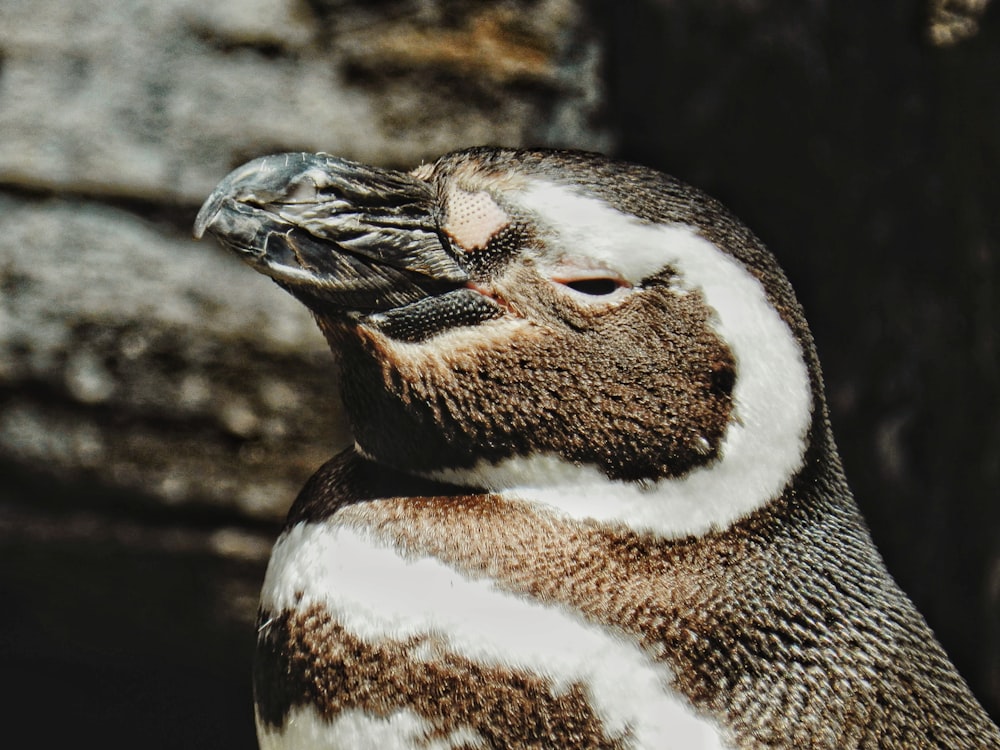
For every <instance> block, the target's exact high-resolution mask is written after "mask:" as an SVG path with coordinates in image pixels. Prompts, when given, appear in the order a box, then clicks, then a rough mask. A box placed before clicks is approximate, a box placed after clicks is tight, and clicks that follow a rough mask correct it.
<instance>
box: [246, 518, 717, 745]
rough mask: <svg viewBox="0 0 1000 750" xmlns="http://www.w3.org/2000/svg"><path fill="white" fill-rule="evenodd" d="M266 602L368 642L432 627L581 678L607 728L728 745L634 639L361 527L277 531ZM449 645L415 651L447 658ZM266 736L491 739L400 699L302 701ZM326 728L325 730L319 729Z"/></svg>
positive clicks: (474, 658)
mask: <svg viewBox="0 0 1000 750" xmlns="http://www.w3.org/2000/svg"><path fill="white" fill-rule="evenodd" d="M261 603H262V606H263V607H264V609H265V610H266V611H270V612H280V611H282V610H286V609H292V608H297V609H305V608H308V607H310V606H312V605H320V606H321V607H323V608H324V609H325V610H326V611H327V612H328V613H329V614H330V615H331V616H332V618H333V619H334V620H335V621H336V622H337V623H338V624H339V625H340V626H342V627H343V628H344V629H345V630H346V631H347V632H349V633H350V634H351V635H352V636H353V637H355V638H357V639H360V640H361V641H364V642H366V643H370V644H379V643H386V642H396V643H403V642H414V638H415V637H419V636H428V637H432V638H433V639H434V642H435V643H436V644H443V649H444V650H445V652H448V653H451V654H453V655H456V656H458V657H461V658H462V659H465V660H469V661H471V662H474V663H476V664H480V665H484V666H488V667H491V668H498V669H502V670H513V671H522V672H528V673H531V674H533V675H538V676H540V677H541V678H543V679H544V680H546V681H547V682H548V683H549V684H550V685H551V689H552V691H553V692H554V693H559V692H564V691H567V690H570V689H571V687H574V686H575V687H577V688H578V687H579V686H583V688H584V690H585V694H586V698H587V701H588V702H589V704H590V706H591V708H592V709H593V712H594V714H595V715H596V716H597V717H598V718H599V719H600V722H601V724H602V726H603V731H604V733H605V734H606V735H607V736H609V737H614V738H618V739H619V740H620V741H621V743H622V745H623V746H624V747H630V748H679V749H680V748H685V749H688V748H690V749H697V748H704V749H706V750H707V749H708V748H723V747H725V744H724V741H723V734H722V731H721V729H720V727H719V725H718V724H717V723H716V722H715V721H713V720H712V719H711V718H709V717H706V716H702V715H699V714H698V713H697V712H696V711H695V709H694V708H693V707H692V706H691V705H690V703H689V701H688V700H687V699H686V698H684V697H683V696H681V695H679V694H678V693H677V692H675V691H674V690H673V689H672V687H671V683H672V681H673V677H674V676H673V675H672V674H671V672H670V670H669V668H667V667H666V666H664V665H663V664H658V663H656V662H654V661H653V660H652V659H650V658H649V656H648V655H647V654H645V653H643V652H642V651H641V650H640V649H639V648H638V647H637V646H636V644H635V643H634V641H633V640H631V639H630V638H628V637H627V636H625V635H624V634H621V633H618V632H615V631H614V630H613V629H609V628H605V627H601V626H598V625H595V624H593V623H590V622H587V621H586V620H584V619H583V618H581V617H580V616H579V615H577V614H576V613H574V612H573V611H570V610H569V609H567V608H563V607H560V606H550V605H542V604H539V603H536V602H532V601H530V600H528V599H526V598H523V597H519V596H516V595H513V594H510V593H507V592H504V591H502V590H500V589H499V588H497V587H496V586H494V584H493V583H492V582H491V581H490V580H488V579H478V580H474V579H469V578H466V577H465V576H463V575H462V574H461V573H459V572H458V571H456V570H454V569H452V568H451V567H449V566H447V565H445V564H443V563H442V562H440V561H438V560H436V559H433V558H420V559H413V558H407V557H404V556H403V555H401V554H400V553H399V552H398V551H397V550H395V549H392V548H390V547H387V546H384V543H382V542H380V541H378V540H376V539H375V538H373V537H372V536H371V535H369V534H367V533H364V532H360V531H358V530H355V529H352V528H348V527H344V526H335V525H332V524H330V523H325V524H300V525H298V526H296V527H294V528H292V529H290V530H289V531H287V532H286V533H285V534H284V535H283V536H282V537H281V539H280V540H279V541H278V543H277V545H276V547H275V550H274V554H273V556H272V559H271V564H270V567H269V568H268V573H267V578H266V580H265V583H264V589H263V593H262V602H261ZM440 648H442V646H436V647H435V648H434V649H428V652H427V653H421V652H420V649H416V650H414V652H412V653H411V658H413V659H414V660H416V661H420V660H426V661H427V662H428V663H431V662H433V661H434V659H436V658H441V656H442V652H441V651H440V650H439V649H440ZM261 737H262V740H263V743H262V746H263V747H274V748H282V749H283V750H287V749H289V748H294V747H302V748H305V747H309V748H314V747H353V748H362V747H372V748H375V747H378V748H397V747H398V748H404V747H414V748H416V747H421V748H426V747H433V748H437V747H441V748H446V747H452V746H458V745H462V746H472V747H477V746H484V747H485V746H486V745H482V744H481V738H478V739H477V736H476V734H475V732H474V731H473V730H471V729H465V730H462V729H461V728H460V729H458V730H456V731H453V732H451V733H450V734H449V735H448V736H443V737H442V736H440V734H439V733H437V734H435V733H433V732H430V726H429V725H425V724H424V722H423V720H422V719H421V718H420V717H418V716H417V715H416V714H414V713H413V712H412V711H409V710H408V709H406V708H405V707H401V708H400V709H399V710H398V711H396V712H394V713H392V714H390V715H388V716H386V715H382V716H373V715H365V714H363V713H359V712H344V713H342V714H341V715H339V716H337V717H336V718H335V720H334V721H326V720H322V719H320V717H319V714H318V713H316V712H315V711H314V710H312V709H308V708H307V709H298V710H295V711H293V712H292V714H291V716H290V720H289V722H288V724H287V725H286V726H285V727H284V728H283V730H280V731H274V730H270V729H268V728H266V727H262V728H261ZM319 739H322V742H317V740H319Z"/></svg>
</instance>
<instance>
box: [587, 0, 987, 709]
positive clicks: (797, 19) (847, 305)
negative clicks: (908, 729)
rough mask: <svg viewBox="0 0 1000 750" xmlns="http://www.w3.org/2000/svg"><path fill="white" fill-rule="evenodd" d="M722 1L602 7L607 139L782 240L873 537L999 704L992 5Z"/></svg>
mask: <svg viewBox="0 0 1000 750" xmlns="http://www.w3.org/2000/svg"><path fill="white" fill-rule="evenodd" d="M721 5H724V4H720V3H696V2H662V3H634V4H633V3H622V4H619V5H617V6H616V7H615V9H614V10H611V8H610V6H603V5H602V6H601V7H602V8H603V9H604V12H605V13H606V16H605V18H606V25H605V26H604V28H606V29H608V31H607V34H608V40H609V49H610V60H609V65H608V69H607V70H608V75H607V80H608V83H609V93H610V99H611V106H610V108H609V112H610V114H611V116H612V118H613V122H614V126H615V127H614V129H615V132H616V133H617V134H618V135H619V137H620V146H619V150H618V153H619V155H620V156H622V157H624V158H627V159H631V160H635V161H639V162H643V163H646V164H650V165H653V166H656V167H658V168H660V169H662V170H664V171H667V172H671V173H673V174H675V175H677V176H680V177H682V178H683V179H686V180H687V181H689V182H692V183H694V184H696V185H697V186H699V187H701V188H703V189H705V190H706V191H708V192H709V193H711V194H713V195H715V196H716V197H718V198H720V199H721V200H723V202H725V203H726V204H727V205H728V206H729V207H730V208H731V209H732V210H734V211H735V213H736V214H737V215H738V216H740V217H741V218H742V219H743V220H744V221H745V222H746V223H747V224H748V225H749V226H750V227H752V228H753V229H754V230H755V231H756V232H757V233H758V235H760V236H761V237H762V238H763V239H764V241H765V242H766V243H767V244H768V246H769V247H770V248H771V249H772V251H774V252H775V254H776V255H777V256H778V258H779V260H780V261H781V263H782V265H783V266H784V268H785V270H786V271H787V273H788V274H789V276H790V278H791V280H792V283H793V285H794V286H795V288H796V290H797V291H798V294H799V298H800V300H801V301H802V302H803V304H804V306H805V309H806V315H807V317H808V319H809V321H810V323H811V326H812V330H813V334H814V336H815V338H816V342H817V346H818V349H819V353H820V358H821V360H822V362H823V365H824V374H825V377H826V382H827V392H828V397H829V402H830V407H831V412H832V421H833V426H834V432H835V434H836V436H837V439H838V443H839V446H840V450H841V454H842V457H843V459H844V462H845V464H846V468H847V472H848V478H849V480H850V481H851V484H852V486H853V488H854V491H855V494H856V496H857V499H858V501H859V503H860V505H861V507H862V509H863V511H864V513H865V515H866V517H867V518H868V520H869V523H870V525H871V527H872V530H873V533H874V536H875V539H876V541H877V543H878V545H879V548H880V550H881V551H882V553H883V555H884V557H885V558H886V561H887V563H888V565H889V568H890V570H891V571H892V573H893V574H894V575H895V576H896V578H897V580H898V581H899V583H900V584H901V585H902V587H903V588H904V589H905V590H906V591H907V592H908V593H909V594H910V596H911V597H912V598H913V599H914V600H915V602H916V604H917V606H918V608H919V609H920V610H921V611H922V612H923V613H924V615H925V616H926V617H927V619H928V620H929V621H930V623H931V626H932V627H933V628H934V630H935V632H936V633H937V634H938V636H939V638H940V639H941V641H942V642H943V643H944V645H945V647H946V649H947V650H948V652H949V653H950V654H951V656H952V657H953V659H954V661H955V662H956V664H957V665H958V667H959V669H960V671H962V673H963V674H964V675H966V676H967V679H969V680H970V682H971V683H972V685H973V687H974V689H975V690H976V691H977V693H978V694H979V695H980V697H981V698H982V699H983V700H984V702H986V703H987V705H988V707H989V709H990V710H991V711H992V713H993V716H994V718H997V717H998V716H1000V659H998V639H1000V616H998V611H1000V602H998V594H997V588H998V585H1000V584H998V583H997V577H998V575H1000V568H998V562H1000V502H998V499H1000V359H998V351H1000V350H998V343H1000V342H998V323H1000V314H998V308H997V301H998V292H1000V288H998V287H1000V273H998V246H1000V12H998V11H1000V8H997V7H996V6H995V5H994V6H992V7H990V8H989V9H988V10H987V12H986V15H985V17H984V19H983V25H982V27H981V29H980V32H979V34H978V35H977V36H975V37H974V38H972V39H968V40H966V41H964V42H962V43H960V44H957V45H955V46H953V47H948V48H935V47H934V46H932V45H931V44H930V43H929V42H928V40H927V37H926V33H925V29H926V27H927V18H926V13H927V8H926V7H925V6H923V5H922V4H920V3H914V2H898V1H897V2H884V3H869V2H838V3H816V2H809V3H803V2H774V3H768V4H766V10H765V11H763V12H760V13H757V14H753V15H752V16H751V15H750V14H747V15H741V14H739V13H736V12H731V13H725V12H720V6H721ZM991 570H992V571H993V572H992V581H991V578H990V576H991V573H990V571H991ZM991 586H992V593H991V590H990V587H991Z"/></svg>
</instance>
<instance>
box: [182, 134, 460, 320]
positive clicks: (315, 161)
mask: <svg viewBox="0 0 1000 750" xmlns="http://www.w3.org/2000/svg"><path fill="white" fill-rule="evenodd" d="M438 224H439V210H438V208H437V195H436V191H435V188H434V186H433V185H432V184H431V183H429V182H426V181H424V180H420V179H417V178H416V177H413V176H411V175H409V174H406V173H403V172H396V171H392V170H386V169H379V168H377V167H371V166H367V165H365V164H359V163H356V162H352V161H348V160H346V159H339V158H337V157H334V156H330V155H328V154H309V153H290V154H276V155H273V156H264V157H262V158H259V159H255V160H253V161H251V162H249V163H247V164H245V165H243V166H242V167H240V168H238V169H236V170H235V171H233V172H232V173H231V174H229V175H228V176H227V177H226V178H225V179H224V180H222V182H220V183H219V185H218V187H216V188H215V190H214V191H213V192H212V194H211V195H210V196H209V197H208V200H206V201H205V204H204V205H203V206H202V207H201V210H200V211H199V212H198V217H197V219H196V221H195V226H194V235H195V237H196V238H200V237H202V236H203V235H204V234H205V232H209V233H211V234H213V235H215V237H216V238H218V239H219V240H220V241H221V242H222V244H223V245H224V246H225V247H227V248H229V249H230V250H232V251H234V252H235V253H236V254H237V255H239V256H240V257H242V258H243V259H244V260H245V261H246V262H247V263H249V264H250V265H251V266H253V267H254V268H255V269H257V270H258V271H260V272H261V273H264V274H266V275H267V276H270V277H271V278H272V279H274V280H275V281H276V282H278V283H279V284H280V285H281V286H283V287H284V288H285V289H287V290H288V291H289V292H291V293H292V294H293V295H295V296H296V297H297V298H299V299H300V300H301V301H302V302H303V303H305V304H306V305H307V306H308V307H309V308H310V309H312V310H313V312H315V313H317V314H319V315H320V316H323V317H328V318H329V317H332V318H337V319H341V320H343V319H345V318H346V319H347V320H358V319H360V318H362V317H365V316H375V317H376V318H377V317H378V316H379V315H380V314H381V313H385V312H390V311H394V310H397V309H399V308H406V307H408V306H412V305H414V304H419V303H421V302H422V301H426V300H428V298H436V297H439V296H442V295H444V296H447V295H448V293H449V292H453V291H455V290H458V289H461V288H462V287H465V286H466V284H467V282H468V281H469V275H468V273H467V272H466V270H465V269H464V268H463V267H462V266H461V265H460V264H459V262H458V261H457V259H456V256H455V254H454V252H453V250H452V247H451V245H450V243H449V242H448V240H447V239H445V238H444V235H443V234H442V233H441V232H440V231H439V229H438Z"/></svg>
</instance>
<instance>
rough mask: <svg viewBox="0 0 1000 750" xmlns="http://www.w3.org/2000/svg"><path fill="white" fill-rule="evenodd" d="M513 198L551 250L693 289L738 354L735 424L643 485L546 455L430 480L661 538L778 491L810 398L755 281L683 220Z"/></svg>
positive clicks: (795, 458)
mask: <svg viewBox="0 0 1000 750" xmlns="http://www.w3.org/2000/svg"><path fill="white" fill-rule="evenodd" d="M517 200H518V201H519V202H521V203H523V206H524V208H525V210H530V211H531V212H533V213H534V214H535V215H536V216H538V217H539V220H540V222H541V223H542V224H543V225H547V226H548V227H549V229H550V230H551V233H550V234H549V235H548V236H547V237H546V242H547V243H548V244H549V245H550V246H551V245H553V244H554V245H555V249H556V251H558V250H559V249H563V250H565V252H567V253H568V254H571V255H581V254H582V255H588V256H590V257H592V258H593V259H594V260H595V261H597V262H600V263H607V264H608V265H610V266H611V267H612V268H616V269H617V270H618V271H619V272H621V273H622V274H623V275H625V276H626V277H627V278H629V279H630V280H632V281H633V282H634V283H638V282H639V281H640V280H641V279H643V278H646V277H648V276H650V275H652V274H654V273H656V272H658V271H660V270H662V269H663V268H665V267H667V266H670V267H671V268H673V269H674V270H675V271H676V272H677V273H678V274H679V278H678V280H677V284H678V285H680V286H681V287H682V288H686V289H691V290H694V289H699V290H701V292H702V294H703V295H704V299H705V302H706V303H707V304H708V306H709V307H711V308H712V309H714V310H715V312H716V318H715V320H714V321H713V327H714V329H715V331H716V332H717V333H718V334H719V336H720V337H721V338H722V340H723V341H724V342H725V343H726V344H727V345H728V346H729V348H730V350H731V351H732V353H733V355H734V356H735V358H736V382H735V385H734V390H733V403H734V410H733V422H732V423H731V424H730V425H729V428H728V430H727V432H726V436H725V439H724V440H723V442H722V445H721V450H720V459H719V460H717V461H715V462H714V463H712V464H709V465H706V466H703V467H700V468H698V469H695V470H694V471H692V472H690V473H689V474H687V475H685V476H683V477H681V478H679V479H670V480H662V481H660V482H658V483H656V484H654V485H652V486H647V487H639V486H637V485H634V484H628V483H623V482H613V481H611V480H609V479H607V478H606V477H604V475H602V474H601V473H600V472H599V471H598V470H597V469H595V468H591V467H577V466H574V465H572V464H569V463H567V462H564V461H561V460H560V459H558V458H556V457H552V456H533V457H529V458H514V459H509V460H506V461H503V462H501V463H500V464H497V465H492V464H488V463H486V462H483V463H481V464H479V465H477V466H476V467H474V468H473V469H472V470H454V471H453V470H446V471H442V472H435V473H434V475H433V476H434V477H435V478H438V479H443V480H446V481H451V482H456V483H460V484H466V485H470V484H471V485H478V486H481V487H486V488H488V489H491V490H494V491H497V492H501V493H502V494H504V495H505V496H506V497H509V498H511V499H522V500H533V501H537V502H542V503H545V504H546V505H550V506H552V507H555V508H558V509H560V510H561V511H563V512H565V513H567V514H569V515H570V516H572V517H574V518H594V519H598V520H602V521H613V522H619V523H622V524H625V525H626V526H628V527H630V528H632V529H635V530H636V531H640V532H653V533H656V534H659V535H661V536H665V537H682V536H686V535H688V534H702V533H704V532H706V531H709V530H711V529H724V528H726V527H728V526H729V525H731V524H732V523H733V522H735V521H737V520H739V519H741V518H744V517H746V516H747V515H748V514H750V513H751V512H753V511H754V510H756V509H758V508H760V507H762V506H763V505H764V504H765V503H767V502H768V501H769V500H771V499H772V498H775V497H777V496H778V495H780V493H781V492H782V490H783V489H784V487H785V485H786V484H787V483H788V481H789V479H791V477H792V476H794V474H795V472H796V471H798V470H799V469H800V468H801V466H802V460H803V455H804V453H805V448H806V439H807V430H808V428H809V424H810V419H811V409H812V394H811V390H810V385H809V373H808V370H807V369H806V364H805V360H804V358H803V355H802V351H801V350H800V348H799V346H798V344H797V342H796V341H795V338H794V336H793V335H792V332H791V330H790V329H789V328H788V326H787V325H786V324H785V322H784V321H783V320H782V319H781V317H780V316H779V315H778V313H777V311H776V310H775V309H774V307H773V306H772V305H771V304H770V303H769V302H768V300H767V296H766V294H765V292H764V288H763V286H762V285H761V283H760V282H759V281H758V280H757V279H756V278H755V277H753V276H752V275H751V274H750V273H749V272H748V271H747V270H746V269H745V268H743V266H742V265H740V263H739V262H737V261H736V260H735V259H734V258H733V257H731V256H730V255H727V254H726V253H724V252H722V251H721V250H720V249H719V248H717V247H716V246H715V245H714V244H712V243H711V242H709V241H708V240H707V239H705V238H704V237H702V236H700V235H699V234H697V233H696V232H695V231H694V229H692V228H691V227H688V226H684V225H672V226H666V225H660V224H643V223H641V222H640V221H639V220H638V219H636V218H635V217H632V216H628V215H626V214H622V213H620V212H619V211H617V210H615V209H613V208H612V207H610V206H608V205H607V204H606V203H604V202H603V201H600V200H598V199H596V198H591V197H588V196H582V195H579V194H577V193H575V192H573V191H572V190H571V189H569V188H566V187H562V186H557V185H551V184H548V183H540V182H538V183H535V184H533V185H532V186H531V187H529V188H528V189H527V190H526V191H524V192H523V193H521V194H520V197H518V198H517Z"/></svg>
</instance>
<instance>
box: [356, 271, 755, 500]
mask: <svg viewBox="0 0 1000 750" xmlns="http://www.w3.org/2000/svg"><path fill="white" fill-rule="evenodd" d="M529 276H530V269H525V268H524V267H519V268H518V270H516V271H514V272H512V273H511V274H509V275H508V276H507V277H505V279H503V280H501V281H498V282H497V284H496V286H497V288H498V289H499V290H501V291H502V292H503V293H504V295H505V298H506V299H507V301H508V303H509V304H510V305H511V306H513V307H514V308H516V309H520V310H522V311H523V316H524V320H523V321H521V322H523V325H513V326H512V325H511V323H512V321H511V320H510V318H511V317H512V316H510V315H508V316H507V317H506V318H505V319H503V320H501V321H498V322H497V323H498V324H497V325H495V326H493V324H491V323H486V324H483V325H481V326H479V327H478V329H477V331H476V333H475V338H473V339H472V340H471V341H470V342H469V343H467V344H466V345H457V346H454V347H449V346H448V345H447V344H442V345H439V346H436V347H423V346H419V347H418V346H407V345H402V346H401V345H399V344H397V343H395V342H392V341H390V340H387V339H385V338H384V337H382V336H380V335H379V334H378V333H377V332H373V331H370V330H368V329H365V328H364V327H361V328H358V329H357V332H358V335H357V337H355V338H353V340H352V341H351V342H346V343H345V342H342V345H341V351H340V355H341V367H342V368H343V373H342V383H343V388H344V401H345V405H346V408H347V411H348V414H349V415H350V418H351V422H352V426H353V428H354V435H355V438H356V439H357V441H358V443H359V445H361V446H362V448H363V449H364V451H365V452H366V453H367V454H369V455H371V456H374V457H377V458H378V459H379V460H380V461H382V462H384V463H386V464H388V465H391V466H394V467H396V468H399V469H404V470H417V471H423V472H426V471H431V470H434V469H437V468H454V467H462V466H471V465H473V464H475V463H476V462H477V461H479V460H487V461H493V462H496V461H499V460H502V459H504V458H509V457H512V456H521V455H529V454H537V453H549V454H555V455H558V456H561V457H563V458H564V459H566V460H568V461H572V462H577V463H584V464H592V465H596V466H597V467H598V468H599V469H600V470H601V471H603V472H604V473H606V474H607V475H608V476H609V477H611V478H614V479H626V480H655V479H660V478H663V477H670V476H678V475H681V474H683V473H685V472H687V471H689V470H690V469H692V468H693V467H695V466H698V465H701V464H704V463H707V462H710V461H712V460H713V459H714V458H715V457H716V456H717V455H718V448H719V444H720V442H721V440H722V438H723V436H724V434H725V431H726V427H727V425H728V423H729V420H730V415H731V411H732V398H731V390H732V385H733V382H734V378H735V369H736V363H735V362H734V361H733V357H732V354H731V353H730V351H729V349H728V348H727V347H726V346H725V344H724V343H723V342H722V341H721V340H720V339H719V337H718V336H717V335H716V334H715V333H714V331H713V330H712V328H711V325H710V321H711V315H712V312H711V311H710V310H709V309H708V308H707V307H706V305H705V304H704V302H703V300H702V298H701V296H700V294H698V293H696V292H689V293H685V294H680V293H677V292H675V291H674V290H672V289H670V287H669V285H668V282H669V277H668V276H667V275H663V276H662V277H658V278H655V279H651V280H650V281H649V283H648V286H647V288H644V289H642V290H636V291H635V292H634V293H633V294H632V295H631V296H630V297H628V298H627V299H625V300H624V301H623V302H621V303H620V305H619V306H617V307H616V308H614V309H612V308H606V307H602V306H600V305H598V306H593V307H585V306H581V305H579V304H576V303H574V302H573V301H572V300H570V299H568V298H567V295H566V294H565V293H562V294H560V293H558V292H557V291H556V290H554V289H552V288H551V284H549V282H546V281H544V280H542V279H540V278H538V277H534V279H531V278H528V277H529ZM515 322H516V321H515ZM491 336H496V337H502V340H491V339H490V337H491ZM595 365H596V366H595Z"/></svg>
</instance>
